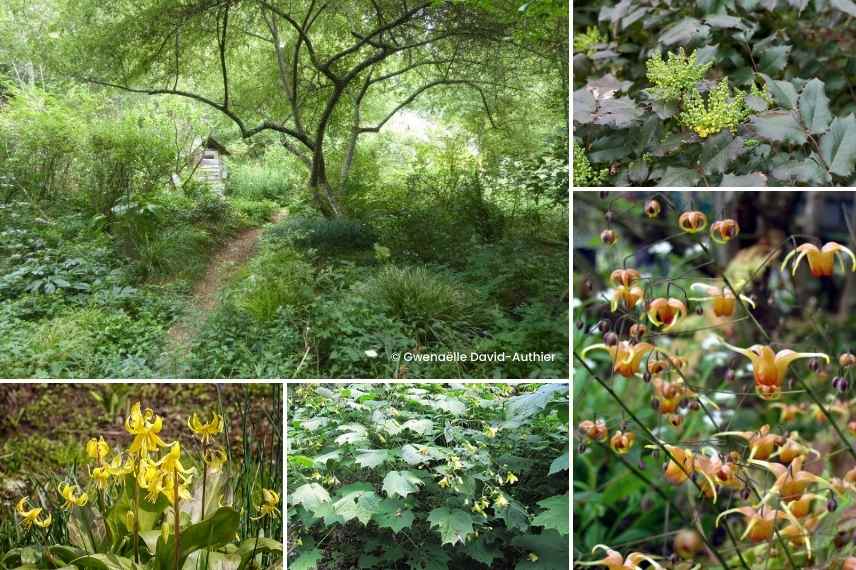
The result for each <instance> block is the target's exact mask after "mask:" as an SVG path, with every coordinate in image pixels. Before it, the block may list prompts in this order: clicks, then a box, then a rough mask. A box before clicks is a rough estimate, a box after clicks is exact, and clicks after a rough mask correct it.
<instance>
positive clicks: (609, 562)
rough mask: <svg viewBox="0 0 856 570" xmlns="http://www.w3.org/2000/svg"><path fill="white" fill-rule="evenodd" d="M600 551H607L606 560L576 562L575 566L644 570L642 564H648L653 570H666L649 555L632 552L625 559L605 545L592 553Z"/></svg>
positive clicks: (593, 549) (599, 546)
mask: <svg viewBox="0 0 856 570" xmlns="http://www.w3.org/2000/svg"><path fill="white" fill-rule="evenodd" d="M598 550H604V551H606V558H603V559H601V560H595V561H593V562H576V563H575V564H576V565H577V566H598V565H599V566H606V568H607V569H608V570H642V563H643V562H647V563H648V564H650V565H651V566H649V567H648V568H650V569H651V570H664V568H663V567H662V566H660V565H659V564H657V561H656V560H655V558H656V557H655V556H651V555H649V554H644V553H642V552H631V553H630V554H628V555H627V558H623V557H622V556H621V553H619V552H617V551H615V550H613V549H611V548H609V547H608V546H605V545H603V544H598V545H597V546H595V547H594V548H592V551H591V552H592V554H594V553H595V552H597V551H598Z"/></svg>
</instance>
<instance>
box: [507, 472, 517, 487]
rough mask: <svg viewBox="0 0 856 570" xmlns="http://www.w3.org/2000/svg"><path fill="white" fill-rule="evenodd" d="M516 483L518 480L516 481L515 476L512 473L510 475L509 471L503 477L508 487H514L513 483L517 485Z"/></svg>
mask: <svg viewBox="0 0 856 570" xmlns="http://www.w3.org/2000/svg"><path fill="white" fill-rule="evenodd" d="M517 481H518V479H517V475H515V474H514V473H512V472H511V471H509V472H508V473H507V474H506V475H505V482H506V483H508V484H509V485H514V484H515V483H517Z"/></svg>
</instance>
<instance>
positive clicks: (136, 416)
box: [125, 402, 167, 456]
mask: <svg viewBox="0 0 856 570" xmlns="http://www.w3.org/2000/svg"><path fill="white" fill-rule="evenodd" d="M162 429H163V418H161V417H160V416H156V415H155V413H154V411H153V410H152V409H151V408H146V411H145V412H142V411H141V410H140V403H139V402H137V403H136V404H134V405H133V406H132V407H131V413H130V415H128V417H127V418H125V430H126V431H127V432H128V433H130V434H131V435H133V436H134V441H132V442H131V447H130V448H128V452H129V453H131V454H132V455H141V456H142V455H148V454H149V452H151V451H156V450H157V449H158V448H161V447H167V444H166V443H165V442H164V441H163V440H162V439H161V438H160V436H158V434H159V433H160V431H161V430H162Z"/></svg>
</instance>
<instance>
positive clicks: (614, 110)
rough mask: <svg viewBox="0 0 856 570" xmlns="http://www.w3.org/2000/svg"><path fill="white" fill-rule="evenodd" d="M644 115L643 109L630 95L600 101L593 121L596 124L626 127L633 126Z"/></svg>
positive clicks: (618, 127)
mask: <svg viewBox="0 0 856 570" xmlns="http://www.w3.org/2000/svg"><path fill="white" fill-rule="evenodd" d="M641 116H642V111H641V110H640V109H639V107H637V106H636V103H635V102H634V101H633V99H631V98H630V97H620V98H618V99H606V100H604V101H600V102H599V103H598V106H597V111H595V113H594V118H593V120H592V122H593V123H594V124H595V125H603V126H609V127H615V128H616V129H625V128H627V127H630V126H632V125H633V124H634V123H636V121H638V120H639V118H640V117H641Z"/></svg>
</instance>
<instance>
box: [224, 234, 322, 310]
mask: <svg viewBox="0 0 856 570" xmlns="http://www.w3.org/2000/svg"><path fill="white" fill-rule="evenodd" d="M238 279H239V282H238V283H237V285H236V288H235V290H234V292H233V297H232V298H231V302H232V303H234V305H235V306H236V307H238V308H240V309H241V310H244V311H247V312H248V313H250V314H251V315H253V317H254V318H255V319H256V320H258V321H267V320H270V319H271V318H273V317H274V316H275V315H276V313H277V310H278V309H279V308H280V307H295V308H298V309H299V308H302V307H304V306H305V305H307V304H308V303H310V302H311V301H312V300H313V298H314V291H313V288H312V285H313V270H312V266H311V265H309V264H308V263H306V262H305V261H303V259H301V257H300V256H299V254H297V252H295V251H294V250H291V249H287V248H284V249H279V250H268V251H264V252H263V253H261V254H260V255H258V256H256V257H255V258H254V259H253V260H252V262H251V263H250V265H249V266H248V267H247V268H246V269H245V270H243V271H242V272H240V273H239V274H238Z"/></svg>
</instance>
